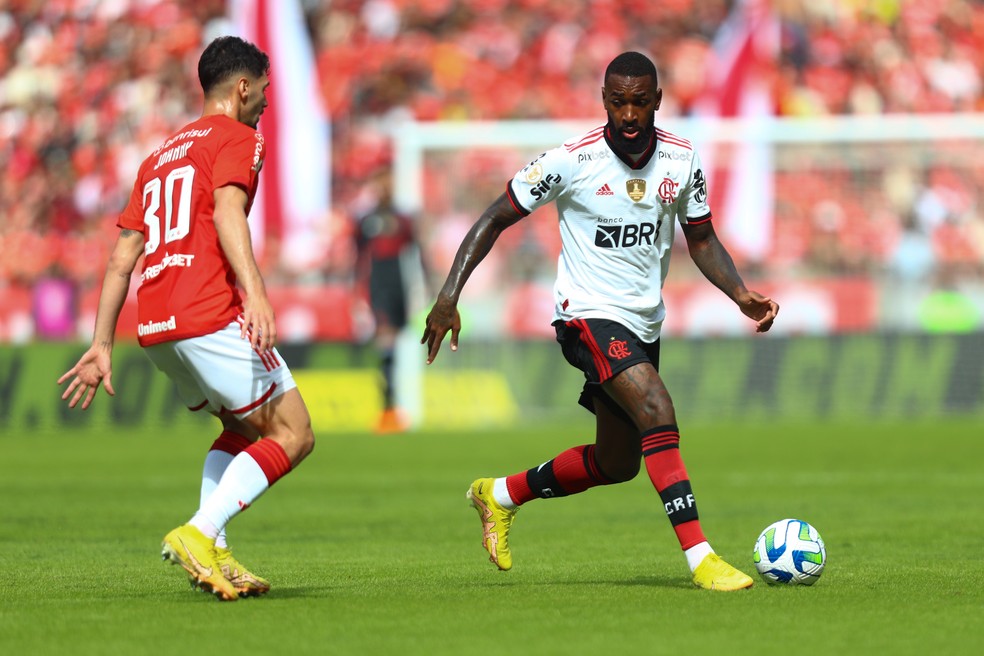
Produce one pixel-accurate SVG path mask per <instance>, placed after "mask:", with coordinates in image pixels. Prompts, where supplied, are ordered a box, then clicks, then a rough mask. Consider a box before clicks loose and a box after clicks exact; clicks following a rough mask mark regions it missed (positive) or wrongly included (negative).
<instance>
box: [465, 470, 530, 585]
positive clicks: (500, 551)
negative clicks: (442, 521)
mask: <svg viewBox="0 0 984 656" xmlns="http://www.w3.org/2000/svg"><path fill="white" fill-rule="evenodd" d="M494 484H495V479H494V478H480V479H478V480H476V481H475V482H474V483H472V484H471V487H469V488H468V492H467V493H466V495H465V496H466V497H467V498H468V500H469V501H470V502H471V504H472V506H474V507H475V510H477V511H478V516H479V518H480V519H481V520H482V547H484V549H485V550H486V551H488V552H489V560H491V561H492V562H493V563H495V565H496V567H498V568H499V569H501V570H503V571H505V570H507V569H511V568H512V554H511V553H510V552H509V527H510V526H511V525H512V520H513V517H515V516H516V513H517V512H519V508H515V509H513V510H508V509H506V508H503V507H502V506H501V505H499V502H498V501H496V500H495V497H493V496H492V488H493V486H494Z"/></svg>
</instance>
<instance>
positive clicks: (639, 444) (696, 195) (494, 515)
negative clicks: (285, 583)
mask: <svg viewBox="0 0 984 656" xmlns="http://www.w3.org/2000/svg"><path fill="white" fill-rule="evenodd" d="M601 91H602V102H603V104H604V107H605V110H606V111H607V113H608V122H607V124H605V125H601V126H598V127H597V128H595V129H593V130H590V131H588V132H587V133H585V134H583V135H580V136H578V137H576V138H574V139H571V140H570V141H568V142H567V143H565V144H564V145H562V146H560V147H558V148H554V149H553V150H550V151H547V152H546V153H543V154H542V155H540V156H539V157H538V158H537V159H535V160H534V161H533V162H531V163H530V164H529V165H527V166H526V167H525V168H524V169H522V170H521V171H519V172H518V173H517V174H516V175H515V176H514V177H513V179H512V180H510V182H509V184H508V185H507V188H506V193H504V194H502V196H500V197H499V199H498V200H496V201H495V202H494V203H493V204H492V205H491V206H490V207H489V208H488V209H487V210H486V211H485V212H484V213H483V214H482V216H481V217H479V219H478V221H477V222H476V223H475V225H474V226H473V227H472V228H471V230H470V231H469V232H468V234H467V235H466V236H465V239H464V241H463V242H462V244H461V246H460V248H459V249H458V253H457V255H456V256H455V260H454V264H453V265H452V267H451V272H450V273H449V274H448V278H447V281H446V282H445V284H444V287H443V289H442V290H441V292H440V293H439V295H438V297H437V301H436V302H435V303H434V307H433V308H432V309H431V312H430V314H429V315H428V316H427V325H426V328H425V330H424V336H423V339H422V340H421V342H422V343H426V344H427V347H428V354H427V362H428V363H430V362H433V360H434V358H435V357H437V353H438V350H439V349H440V345H441V342H442V341H443V339H444V336H445V335H446V334H447V333H448V331H451V349H452V350H456V349H457V347H458V333H459V331H460V330H461V319H460V317H459V316H458V312H457V307H456V306H457V302H458V298H459V296H460V295H461V290H462V288H463V287H464V284H465V282H466V281H467V280H468V277H469V275H470V274H471V272H472V271H473V270H474V269H475V267H476V266H477V265H478V263H479V262H481V261H482V259H483V258H484V257H485V255H486V254H487V253H488V252H489V250H490V249H491V248H492V246H493V244H494V243H495V241H496V239H497V238H498V237H499V235H500V234H501V233H502V231H503V230H505V229H506V228H508V227H509V226H511V225H513V224H514V223H516V222H518V221H519V220H521V219H523V218H524V217H526V216H527V215H529V214H530V213H532V212H533V211H534V210H536V209H537V208H538V207H541V206H543V205H545V204H547V203H550V202H554V203H556V206H557V213H558V217H559V230H560V235H561V254H560V259H559V261H558V266H557V281H556V283H555V285H554V292H555V293H554V297H555V308H554V318H553V319H554V320H553V325H554V327H555V329H556V333H557V341H558V342H559V343H560V345H561V348H562V350H563V353H564V356H565V358H566V359H567V361H568V362H570V363H571V364H572V365H573V366H575V367H577V368H578V369H580V370H581V371H582V372H583V373H584V376H585V384H584V388H583V390H582V392H581V398H580V403H581V405H583V406H584V407H586V408H587V409H588V410H590V411H591V412H593V413H594V414H595V417H596V433H595V443H594V444H587V445H582V446H576V447H573V448H571V449H568V450H567V451H564V452H563V453H561V454H559V455H557V456H556V457H555V458H554V459H552V460H549V461H547V462H545V463H543V464H542V465H540V466H538V467H534V468H532V469H529V470H524V471H520V472H518V473H516V474H513V475H512V476H503V477H499V478H480V479H478V480H476V481H474V482H473V483H472V484H471V486H470V487H469V489H468V498H469V500H471V503H472V505H473V506H474V507H475V508H476V510H478V514H479V517H480V518H481V521H482V544H483V546H484V547H485V549H486V551H488V553H489V556H490V560H491V561H492V562H493V563H494V564H495V565H496V566H498V567H499V569H502V570H508V569H510V568H511V567H512V552H511V551H510V547H509V530H510V527H511V525H512V521H513V519H514V517H515V515H516V512H517V511H518V509H519V508H520V507H521V506H522V504H524V503H527V502H529V501H532V500H533V499H537V498H541V499H542V498H552V497H561V496H567V495H571V494H577V493H579V492H583V491H585V490H587V489H589V488H592V487H596V486H600V485H608V484H612V483H621V482H624V481H628V480H630V479H632V478H634V477H635V476H636V474H637V473H638V472H639V469H640V461H641V462H642V463H643V464H645V467H646V472H647V473H648V474H649V477H650V479H651V481H652V483H653V486H654V487H655V488H656V491H657V493H658V494H659V497H660V502H661V504H662V506H663V507H664V509H665V510H666V514H667V516H668V517H669V520H670V524H671V525H672V527H673V530H674V532H675V533H676V536H677V539H678V540H679V542H680V546H681V548H682V549H683V551H684V555H685V556H686V559H687V564H688V565H689V567H690V570H691V578H692V581H693V583H694V585H696V586H698V587H700V588H705V589H710V590H739V589H742V588H747V587H749V586H751V585H752V579H751V577H749V576H748V575H746V574H744V573H743V572H741V571H739V570H737V569H735V568H734V567H732V566H731V565H729V564H728V563H727V562H725V561H724V560H722V559H721V558H720V557H719V556H718V555H717V554H716V553H715V552H714V550H713V549H712V548H711V546H710V544H709V542H708V541H707V538H706V537H705V536H704V532H703V529H702V527H701V524H700V520H699V519H698V516H697V505H696V501H695V499H694V494H693V489H692V488H691V484H690V477H689V475H688V474H687V470H686V467H685V466H684V463H683V460H682V459H681V457H680V448H679V446H680V431H679V428H678V426H677V420H676V413H675V411H674V408H673V402H672V401H671V399H670V395H669V393H668V392H667V390H666V386H665V385H664V384H663V380H662V378H661V377H660V375H659V373H658V369H659V346H660V342H659V337H660V328H661V326H662V323H663V319H664V318H665V314H666V312H665V309H664V306H663V301H662V293H661V291H662V287H663V282H664V281H665V279H666V274H667V272H668V270H669V260H670V252H671V249H672V244H673V235H674V229H675V226H676V225H677V224H679V226H680V229H681V230H682V232H683V235H684V237H685V238H686V240H687V246H688V249H689V251H690V256H691V257H692V258H693V260H694V262H695V263H696V264H697V267H698V268H699V269H700V271H701V273H703V274H704V276H705V277H706V278H707V279H708V280H709V281H711V282H712V283H713V284H714V285H715V286H717V287H718V288H719V289H720V290H721V291H723V292H724V293H725V294H727V295H728V296H729V297H730V298H731V299H732V300H733V301H734V302H735V304H736V305H737V306H738V308H739V309H740V310H741V311H742V312H743V313H744V314H745V315H746V316H748V317H749V318H751V319H752V320H754V321H755V322H756V329H757V330H758V331H759V332H764V331H767V330H769V328H771V327H772V323H773V321H774V319H775V317H776V314H777V313H778V311H779V306H778V304H776V303H775V302H774V301H773V300H771V299H769V298H766V297H764V296H762V295H761V294H758V293H756V292H753V291H749V290H748V289H747V288H746V287H745V285H744V283H743V282H742V280H741V278H740V277H739V275H738V273H737V271H736V270H735V266H734V262H733V261H732V259H731V257H730V255H728V252H727V251H726V250H725V248H724V246H723V245H722V244H721V242H720V241H718V238H717V237H716V235H715V232H714V228H713V227H712V222H711V211H710V208H709V207H708V205H707V186H706V180H705V178H704V174H703V171H702V170H701V165H700V158H699V157H698V155H697V152H696V150H695V149H694V147H693V144H692V143H691V142H689V141H688V140H686V139H684V138H682V137H679V136H677V135H675V134H672V133H669V132H667V131H665V130H661V129H659V128H657V127H656V125H655V112H656V110H657V109H659V105H660V101H661V100H662V90H661V89H660V88H659V86H658V84H657V76H656V68H655V66H654V65H653V63H652V61H650V60H649V58H648V57H646V56H645V55H642V54H640V53H637V52H626V53H622V54H621V55H619V56H618V57H616V58H615V59H614V60H612V62H611V63H610V64H609V65H608V69H607V70H606V71H605V80H604V86H603V87H602V90H601Z"/></svg>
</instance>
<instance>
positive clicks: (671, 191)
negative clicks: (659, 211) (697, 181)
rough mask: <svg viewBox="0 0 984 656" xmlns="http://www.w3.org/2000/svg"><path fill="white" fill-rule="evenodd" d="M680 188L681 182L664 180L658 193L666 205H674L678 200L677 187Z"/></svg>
mask: <svg viewBox="0 0 984 656" xmlns="http://www.w3.org/2000/svg"><path fill="white" fill-rule="evenodd" d="M679 186H680V183H679V182H674V181H673V180H671V179H670V178H663V181H662V182H661V183H659V189H658V190H657V192H656V193H657V194H659V199H660V200H661V201H663V202H664V203H672V202H673V201H674V200H676V192H677V187H679Z"/></svg>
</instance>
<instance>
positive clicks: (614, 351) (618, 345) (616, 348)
mask: <svg viewBox="0 0 984 656" xmlns="http://www.w3.org/2000/svg"><path fill="white" fill-rule="evenodd" d="M630 355H632V351H630V350H629V343H628V342H626V341H625V340H624V339H615V338H614V337H612V340H611V343H609V344H608V357H610V358H614V359H616V360H623V359H625V358H627V357H629V356H630Z"/></svg>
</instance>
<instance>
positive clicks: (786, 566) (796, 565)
mask: <svg viewBox="0 0 984 656" xmlns="http://www.w3.org/2000/svg"><path fill="white" fill-rule="evenodd" d="M752 560H753V561H755V569H757V570H758V573H759V574H761V575H762V578H763V579H765V581H766V583H769V584H777V583H783V584H787V585H813V584H814V583H816V582H817V579H818V578H820V575H821V574H822V573H823V568H824V565H826V563H827V548H826V547H825V546H824V544H823V538H821V537H820V534H819V533H818V532H817V529H815V528H813V527H812V526H810V525H809V524H808V523H806V522H804V521H803V520H801V519H782V520H779V521H778V522H775V523H774V524H769V525H768V526H767V527H766V528H765V530H764V531H762V533H761V535H759V537H758V540H757V541H756V542H755V549H754V550H753V551H752Z"/></svg>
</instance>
